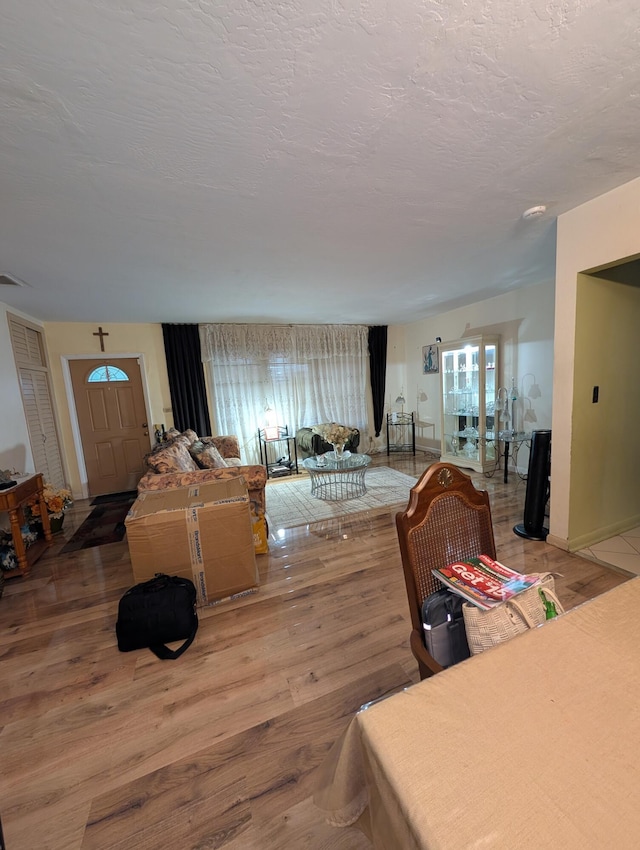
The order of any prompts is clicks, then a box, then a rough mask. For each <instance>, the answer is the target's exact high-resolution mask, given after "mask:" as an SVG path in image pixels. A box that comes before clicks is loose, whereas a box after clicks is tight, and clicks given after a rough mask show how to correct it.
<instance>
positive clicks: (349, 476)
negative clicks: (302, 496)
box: [302, 452, 371, 502]
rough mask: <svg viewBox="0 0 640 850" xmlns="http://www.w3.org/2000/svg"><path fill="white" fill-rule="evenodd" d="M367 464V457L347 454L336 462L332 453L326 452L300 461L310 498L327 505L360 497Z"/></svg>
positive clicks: (362, 493)
mask: <svg viewBox="0 0 640 850" xmlns="http://www.w3.org/2000/svg"><path fill="white" fill-rule="evenodd" d="M370 463H371V458H370V457H369V455H358V454H351V453H350V452H345V453H344V454H343V456H342V457H341V458H340V459H336V456H335V452H327V453H326V454H323V455H317V456H316V457H308V458H306V459H305V460H303V461H302V465H303V466H304V468H305V469H306V470H307V472H308V473H309V477H310V478H311V495H312V496H315V497H316V499H325V500H326V501H330V502H335V501H339V500H342V499H357V498H358V496H364V494H365V493H366V492H367V487H366V484H365V483H364V476H365V473H366V471H367V467H368V466H369V464H370Z"/></svg>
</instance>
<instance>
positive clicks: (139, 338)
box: [44, 322, 173, 498]
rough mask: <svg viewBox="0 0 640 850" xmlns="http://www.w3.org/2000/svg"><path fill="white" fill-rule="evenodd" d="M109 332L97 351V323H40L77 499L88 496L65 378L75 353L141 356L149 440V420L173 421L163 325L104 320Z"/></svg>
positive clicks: (70, 477)
mask: <svg viewBox="0 0 640 850" xmlns="http://www.w3.org/2000/svg"><path fill="white" fill-rule="evenodd" d="M103 328H104V330H105V331H108V333H109V336H108V337H105V348H106V352H105V353H104V354H103V353H102V352H101V351H100V343H99V341H98V338H97V337H94V336H93V333H94V332H95V331H96V330H97V327H96V325H95V324H93V325H90V324H85V323H82V322H47V323H45V325H44V329H45V336H46V341H47V349H48V352H49V361H50V368H51V379H52V384H53V392H54V397H55V403H56V410H57V415H58V422H59V425H60V436H61V440H62V450H63V454H64V457H65V461H66V466H65V472H66V474H67V476H68V480H69V485H70V487H71V489H72V491H73V494H74V497H75V498H86V496H87V482H86V480H84V478H85V477H84V476H83V475H82V473H81V467H82V464H81V463H79V455H80V457H81V454H80V447H79V444H78V437H77V432H74V424H75V422H74V416H73V412H72V411H73V407H74V406H73V397H72V393H71V386H70V382H69V378H68V370H67V365H66V364H67V361H68V359H69V358H74V357H94V358H99V357H105V358H109V357H111V356H113V358H114V362H117V356H118V355H120V356H127V357H139V358H140V362H141V369H142V373H143V383H144V385H145V389H146V394H147V405H148V413H149V433H150V436H149V444H150V445H151V442H152V440H153V434H152V427H151V426H152V424H153V423H154V422H155V423H164V425H165V427H167V428H169V427H170V426H171V425H173V418H172V414H171V396H170V393H169V380H168V377H167V369H166V361H165V354H164V341H163V337H162V325H159V324H130V325H129V324H114V325H103Z"/></svg>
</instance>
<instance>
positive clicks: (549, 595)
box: [504, 585, 565, 629]
mask: <svg viewBox="0 0 640 850" xmlns="http://www.w3.org/2000/svg"><path fill="white" fill-rule="evenodd" d="M537 587H538V588H540V590H542V592H543V593H544V595H545V596H546V597H547V598H548V599H551V600H552V602H553V603H554V604H555V606H556V611H557V612H558V614H564V613H565V611H564V607H563V605H562V602H560V600H559V599H558V597H557V596H556V594H555V592H554V591H553V590H550V589H549V588H548V587H541V586H540V585H537ZM504 604H505V605H506V606H507V607H509V606H511V607H512V608H514V609H515V610H516V611H517V612H518V614H520V616H521V617H522V619H523V620H524V622H525V623H526V625H527V628H529V629H535V628H536V624H535V623H534V622H533V620H532V619H531V617H530V616H529V614H528V613H527V612H526V611H525V609H524V608H523V607H522V605H521V604H520V603H519V602H518V596H517V595H516V596H512V597H511V599H507V600H506V601H505V603H504Z"/></svg>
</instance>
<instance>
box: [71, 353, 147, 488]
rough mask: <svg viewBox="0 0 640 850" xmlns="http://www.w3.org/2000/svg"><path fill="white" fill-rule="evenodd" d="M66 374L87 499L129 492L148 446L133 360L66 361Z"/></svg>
mask: <svg viewBox="0 0 640 850" xmlns="http://www.w3.org/2000/svg"><path fill="white" fill-rule="evenodd" d="M69 371H70V375H71V385H72V388H73V396H74V400H75V406H76V413H77V421H78V430H79V434H80V442H81V445H82V454H83V457H84V464H85V469H86V474H87V487H88V495H89V496H101V495H104V494H106V493H119V492H122V491H125V490H134V489H135V488H136V485H137V483H138V481H139V480H140V478H141V477H142V474H143V472H144V456H145V454H146V453H147V452H148V451H149V448H150V441H149V427H148V423H147V414H146V405H145V398H144V391H143V385H142V374H141V371H140V363H139V361H138V359H137V358H135V357H123V358H117V359H113V360H110V359H99V360H98V359H95V360H84V359H82V360H70V361H69Z"/></svg>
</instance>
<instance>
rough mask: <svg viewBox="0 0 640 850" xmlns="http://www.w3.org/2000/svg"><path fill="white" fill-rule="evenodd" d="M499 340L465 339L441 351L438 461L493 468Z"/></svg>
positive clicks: (494, 459) (478, 467) (497, 338)
mask: <svg viewBox="0 0 640 850" xmlns="http://www.w3.org/2000/svg"><path fill="white" fill-rule="evenodd" d="M498 355H499V337H485V336H478V337H469V338H468V339H461V340H457V341H455V342H448V343H444V344H442V345H441V346H440V377H441V390H442V399H441V401H442V445H441V457H440V460H442V461H446V462H447V463H454V464H456V466H463V467H467V468H469V469H474V470H475V471H476V472H485V470H486V469H491V468H494V467H495V464H496V443H495V431H494V424H495V416H494V408H495V400H496V390H497V387H498V384H497V381H496V375H497V374H499V363H498Z"/></svg>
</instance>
